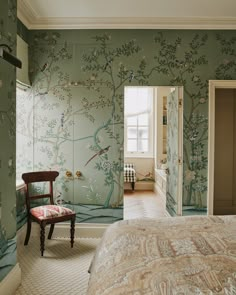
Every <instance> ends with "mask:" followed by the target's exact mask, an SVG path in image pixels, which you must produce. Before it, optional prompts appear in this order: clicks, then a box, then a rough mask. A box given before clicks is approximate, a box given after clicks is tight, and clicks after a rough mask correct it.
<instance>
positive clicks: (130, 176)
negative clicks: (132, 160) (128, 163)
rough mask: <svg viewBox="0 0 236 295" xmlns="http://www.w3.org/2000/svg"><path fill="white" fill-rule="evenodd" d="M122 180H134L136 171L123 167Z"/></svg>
mask: <svg viewBox="0 0 236 295" xmlns="http://www.w3.org/2000/svg"><path fill="white" fill-rule="evenodd" d="M124 182H136V171H135V169H133V168H124Z"/></svg>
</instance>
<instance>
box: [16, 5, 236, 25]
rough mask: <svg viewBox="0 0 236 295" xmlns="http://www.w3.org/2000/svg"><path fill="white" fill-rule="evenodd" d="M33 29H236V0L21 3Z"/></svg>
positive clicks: (21, 11)
mask: <svg viewBox="0 0 236 295" xmlns="http://www.w3.org/2000/svg"><path fill="white" fill-rule="evenodd" d="M17 11H18V17H19V19H20V20H21V21H22V22H23V23H24V24H25V25H26V26H27V27H28V28H29V29H76V28H79V29H102V28H106V29H108V28H109V29H119V28H127V29H129V28H130V29H135V28H137V29H141V28H144V29H145V28H150V29H155V28H166V29H177V28H178V29H181V28H183V29H236V1H235V0H66V1H65V0H18V10H17Z"/></svg>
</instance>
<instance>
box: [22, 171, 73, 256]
mask: <svg viewBox="0 0 236 295" xmlns="http://www.w3.org/2000/svg"><path fill="white" fill-rule="evenodd" d="M58 175H59V173H58V172H57V171H40V172H29V173H24V174H22V179H23V180H24V182H25V184H26V207H27V232H26V237H25V242H24V245H28V242H29V238H30V232H31V222H32V221H36V222H37V223H39V225H40V250H41V256H43V252H44V243H45V227H46V225H47V224H50V230H49V233H48V239H49V240H50V239H51V237H52V233H53V230H54V225H55V223H57V222H63V221H67V220H70V221H71V228H70V239H71V248H73V244H74V232H75V217H76V215H75V212H73V211H72V210H71V209H68V208H66V207H62V206H58V205H54V202H53V182H54V181H55V179H56V178H57V176H58ZM35 182H48V183H49V193H46V194H41V195H31V193H30V184H31V183H35ZM45 198H48V199H49V203H50V204H49V205H43V206H38V207H34V208H31V206H30V203H31V201H32V200H37V199H45Z"/></svg>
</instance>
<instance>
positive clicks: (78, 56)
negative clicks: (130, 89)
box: [17, 30, 236, 223]
mask: <svg viewBox="0 0 236 295" xmlns="http://www.w3.org/2000/svg"><path fill="white" fill-rule="evenodd" d="M235 42H236V41H235V34H234V32H233V31H227V32H223V31H204V30H201V31H192V30H188V31H184V30H145V31H143V30H107V31H104V30H86V32H85V31H83V30H75V31H53V30H47V31H30V32H29V44H30V79H31V81H32V88H31V90H29V91H28V92H27V93H25V95H24V97H22V105H24V107H25V109H27V117H26V118H24V116H23V114H22V116H20V117H19V123H18V126H19V133H20V134H21V135H22V134H23V135H24V138H25V139H27V142H28V149H29V154H30V150H33V151H34V158H33V157H32V158H31V160H30V161H29V158H28V161H24V157H25V156H24V154H22V155H21V157H20V159H21V161H20V164H19V166H18V169H17V171H19V173H18V174H19V175H20V173H22V172H23V171H25V170H27V169H28V167H30V166H32V167H33V169H35V170H37V169H56V170H58V171H59V172H60V178H59V181H58V182H57V186H56V193H55V199H57V200H61V202H62V203H63V204H65V205H67V206H69V207H72V208H74V210H75V211H76V212H77V222H101V223H102V222H105V223H107V222H114V221H116V220H119V219H122V218H123V161H124V160H123V140H124V129H123V128H124V118H123V111H124V104H123V99H124V87H125V86H127V85H128V86H137V85H140V86H142V85H150V86H172V85H173V86H183V89H184V97H183V102H184V105H183V108H184V130H183V132H184V146H183V150H184V169H183V171H184V172H183V214H184V215H186V214H187V215H188V214H206V212H207V196H206V193H207V144H208V139H207V131H208V80H210V79H219V78H222V79H223V78H227V79H235V78H236V74H235V62H234V59H235V47H236V43H235ZM26 102H28V103H27V104H28V108H27V106H26ZM32 118H34V121H32ZM20 120H21V122H20ZM26 122H28V123H27V124H28V125H27V124H26ZM30 122H31V123H32V122H33V123H32V124H33V129H31V124H30ZM21 126H26V127H27V128H21ZM104 149H105V150H104ZM23 162H24V163H27V165H28V167H27V166H25V165H24V164H23ZM66 171H70V172H71V177H67V175H66ZM76 171H81V173H82V177H77V175H76ZM62 200H63V201H62Z"/></svg>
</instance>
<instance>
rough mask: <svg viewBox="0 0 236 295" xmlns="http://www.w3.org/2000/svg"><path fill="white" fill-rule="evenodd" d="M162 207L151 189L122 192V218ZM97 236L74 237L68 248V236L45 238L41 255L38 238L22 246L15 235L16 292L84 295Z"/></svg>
mask: <svg viewBox="0 0 236 295" xmlns="http://www.w3.org/2000/svg"><path fill="white" fill-rule="evenodd" d="M163 216H165V208H164V206H163V203H162V200H161V199H160V197H158V196H157V195H155V193H153V192H149V191H146V192H139V191H137V192H132V191H128V192H126V193H125V198H124V218H125V219H133V218H141V217H145V218H146V217H152V218H155V217H163ZM99 241H100V239H76V240H75V244H74V248H73V249H71V248H70V242H69V240H68V239H63V238H54V239H53V240H51V241H49V240H47V241H46V250H45V254H44V257H43V258H41V256H40V251H39V238H38V237H34V236H32V237H31V238H30V242H29V245H28V246H26V247H25V246H24V245H23V243H24V235H22V234H21V235H20V238H19V239H18V242H17V243H18V249H17V251H18V260H19V263H20V267H21V270H22V285H21V286H20V287H19V288H18V290H17V292H16V295H23V294H27V295H36V294H37V295H64V294H65V295H86V292H87V291H86V290H87V285H88V279H89V274H88V272H87V271H88V268H89V265H90V262H91V259H92V257H93V254H94V251H95V249H96V246H97V245H98V244H99Z"/></svg>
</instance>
